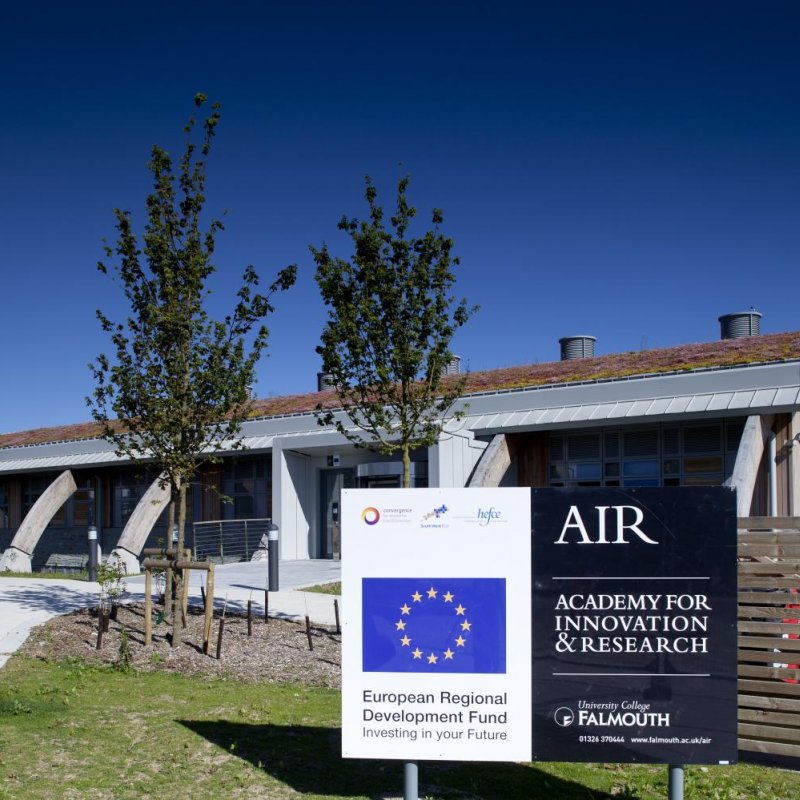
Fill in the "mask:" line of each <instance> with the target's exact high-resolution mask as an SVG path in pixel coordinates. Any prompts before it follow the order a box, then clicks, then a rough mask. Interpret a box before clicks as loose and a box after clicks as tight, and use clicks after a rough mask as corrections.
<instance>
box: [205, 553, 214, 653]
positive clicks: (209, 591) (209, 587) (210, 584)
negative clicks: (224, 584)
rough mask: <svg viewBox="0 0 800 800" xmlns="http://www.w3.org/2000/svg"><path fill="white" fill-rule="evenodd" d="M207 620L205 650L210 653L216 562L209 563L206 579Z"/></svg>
mask: <svg viewBox="0 0 800 800" xmlns="http://www.w3.org/2000/svg"><path fill="white" fill-rule="evenodd" d="M205 606H206V607H205V612H206V617H205V622H204V624H203V652H204V653H205V654H206V655H208V651H209V650H210V649H211V621H212V619H213V617H214V564H213V563H209V565H208V580H207V581H206V604H205Z"/></svg>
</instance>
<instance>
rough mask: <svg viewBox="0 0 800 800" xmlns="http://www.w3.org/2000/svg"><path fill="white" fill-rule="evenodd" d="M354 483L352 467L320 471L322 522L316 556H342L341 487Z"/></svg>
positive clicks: (349, 486)
mask: <svg viewBox="0 0 800 800" xmlns="http://www.w3.org/2000/svg"><path fill="white" fill-rule="evenodd" d="M354 485H355V482H354V480H353V470H352V469H326V470H323V471H322V481H321V487H322V503H321V509H322V524H321V525H320V543H319V544H320V546H319V555H318V558H337V559H338V558H341V557H342V523H341V518H342V513H341V509H342V489H352V488H353V486H354Z"/></svg>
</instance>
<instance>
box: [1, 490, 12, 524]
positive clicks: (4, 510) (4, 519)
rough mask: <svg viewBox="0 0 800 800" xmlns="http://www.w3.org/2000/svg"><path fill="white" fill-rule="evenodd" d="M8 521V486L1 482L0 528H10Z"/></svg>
mask: <svg viewBox="0 0 800 800" xmlns="http://www.w3.org/2000/svg"><path fill="white" fill-rule="evenodd" d="M9 527H10V522H9V519H8V484H7V483H5V482H4V481H0V528H9Z"/></svg>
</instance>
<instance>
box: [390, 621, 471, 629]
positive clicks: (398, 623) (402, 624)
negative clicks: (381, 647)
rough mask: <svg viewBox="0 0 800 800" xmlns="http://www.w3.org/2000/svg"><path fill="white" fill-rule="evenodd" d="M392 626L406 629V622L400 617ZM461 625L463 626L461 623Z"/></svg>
mask: <svg viewBox="0 0 800 800" xmlns="http://www.w3.org/2000/svg"><path fill="white" fill-rule="evenodd" d="M394 626H395V628H397V630H399V631H404V630H405V629H406V624H405V622H403V620H401V619H399V620H397V622H395V624H394ZM461 627H462V628H463V627H464V626H463V625H462V626H461Z"/></svg>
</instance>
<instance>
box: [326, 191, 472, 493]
mask: <svg viewBox="0 0 800 800" xmlns="http://www.w3.org/2000/svg"><path fill="white" fill-rule="evenodd" d="M407 187H408V178H407V177H405V178H402V179H401V180H400V182H399V183H398V187H397V207H396V210H395V213H394V215H393V216H392V217H390V218H389V222H390V225H391V228H390V229H389V230H387V229H386V227H385V225H384V215H383V209H382V208H381V207H380V206H379V205H378V203H377V192H376V190H375V186H374V185H373V183H372V181H371V180H370V178H369V177H367V178H366V191H365V197H366V200H367V203H368V205H369V219H368V220H358V219H356V218H353V219H348V218H347V217H343V218H342V219H341V221H340V222H339V225H338V227H339V230H341V231H345V232H346V233H348V234H349V235H350V238H351V239H352V241H353V256H352V258H351V259H350V260H349V261H346V260H344V259H341V258H336V257H333V256H331V254H330V253H329V251H328V248H327V245H324V244H323V246H322V247H321V248H319V249H317V248H314V247H312V248H311V252H312V254H313V256H314V261H315V262H316V265H317V271H316V280H317V283H318V284H319V288H320V292H321V294H322V299H323V300H324V302H325V305H326V306H328V320H327V323H326V325H325V329H324V330H323V332H322V343H321V345H320V346H319V347H317V352H318V353H319V354H320V355H321V356H322V369H323V371H324V372H325V373H327V375H328V376H329V380H330V382H331V384H332V386H333V387H334V388H335V390H336V392H337V395H338V398H339V401H340V404H341V410H342V411H344V413H345V414H346V416H347V418H348V419H349V421H350V425H347V424H345V422H344V421H343V420H342V419H341V417H340V416H337V414H336V411H337V410H338V409H323V408H321V407H318V409H317V420H318V422H319V423H320V424H321V425H335V426H336V428H337V430H338V431H339V432H340V433H342V434H343V435H344V436H346V437H347V439H348V440H350V441H351V442H353V443H354V444H355V445H356V446H361V447H363V446H366V445H367V444H369V443H373V444H375V445H376V446H377V448H378V450H379V451H380V452H382V453H385V454H391V453H395V452H398V451H399V452H400V453H401V454H402V458H403V486H410V485H411V477H410V476H411V451H412V450H413V449H415V448H418V447H429V446H431V445H433V444H434V443H435V442H436V440H437V438H438V436H439V433H440V431H441V429H442V425H443V424H444V420H445V418H446V417H447V415H448V414H452V408H453V404H454V403H455V402H456V400H457V399H458V397H459V396H460V394H461V392H462V390H463V387H464V379H463V378H462V379H444V372H445V369H446V367H447V365H448V364H449V363H450V361H451V360H452V358H453V354H452V353H451V351H450V341H451V339H452V338H453V334H454V333H455V331H456V330H457V329H458V328H460V327H461V326H462V325H464V323H465V322H466V321H467V319H468V318H469V317H470V315H471V314H472V313H473V312H474V311H475V310H476V308H475V307H472V308H470V307H468V306H467V303H466V301H465V300H463V299H462V300H459V301H458V302H456V301H455V298H454V297H453V296H452V294H451V290H452V287H453V284H454V283H455V276H454V274H453V267H455V266H457V265H458V263H459V261H458V258H456V257H455V256H453V255H452V248H453V240H452V239H449V238H447V237H446V236H444V235H443V234H442V233H441V232H440V226H441V224H442V221H443V217H442V212H441V211H439V210H438V209H434V211H433V230H430V231H428V232H427V233H425V234H424V235H423V236H421V237H414V236H411V235H410V234H409V231H408V228H409V225H410V223H411V221H412V220H413V218H414V217H415V216H416V209H415V208H414V207H413V206H410V205H409V204H408V201H407V200H406V189H407ZM454 303H455V307H453V306H454ZM453 416H457V414H453ZM353 426H355V428H356V429H357V430H354V429H353Z"/></svg>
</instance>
